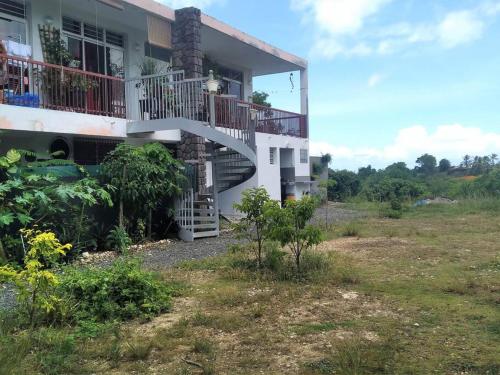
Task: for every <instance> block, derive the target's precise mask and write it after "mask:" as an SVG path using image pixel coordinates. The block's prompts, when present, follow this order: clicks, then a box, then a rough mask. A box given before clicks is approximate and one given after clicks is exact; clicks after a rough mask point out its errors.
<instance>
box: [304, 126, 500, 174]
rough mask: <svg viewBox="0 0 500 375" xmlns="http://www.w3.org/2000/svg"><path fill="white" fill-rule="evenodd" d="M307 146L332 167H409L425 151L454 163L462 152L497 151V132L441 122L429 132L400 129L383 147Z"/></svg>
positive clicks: (499, 147)
mask: <svg viewBox="0 0 500 375" xmlns="http://www.w3.org/2000/svg"><path fill="white" fill-rule="evenodd" d="M310 149H311V155H321V154H325V153H330V154H331V155H332V157H333V166H334V168H348V169H353V170H356V169H357V168H358V167H361V166H366V165H368V164H371V165H372V166H375V167H377V168H383V167H385V166H387V165H389V164H391V163H394V162H397V161H404V162H406V163H407V164H408V165H410V166H413V165H414V163H415V160H416V159H417V158H418V157H419V156H420V155H422V154H425V153H430V154H433V155H435V156H436V157H437V158H438V159H439V158H448V159H450V160H452V161H453V162H455V163H458V162H459V161H460V160H461V158H462V156H463V155H465V154H470V155H488V154H491V153H497V154H498V153H500V132H497V133H493V132H485V131H483V130H481V129H480V128H476V127H467V126H464V125H460V124H453V125H442V126H438V127H437V128H436V130H435V131H429V130H428V129H427V128H426V127H425V126H422V125H417V126H412V127H408V128H404V129H401V130H400V131H399V132H398V134H397V135H396V137H395V138H394V139H393V140H392V142H391V143H390V144H388V145H387V146H385V147H380V148H370V147H365V148H353V147H347V146H342V145H334V144H330V143H327V142H314V141H311V144H310Z"/></svg>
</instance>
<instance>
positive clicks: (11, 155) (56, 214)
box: [0, 150, 112, 261]
mask: <svg viewBox="0 0 500 375" xmlns="http://www.w3.org/2000/svg"><path fill="white" fill-rule="evenodd" d="M25 154H26V152H25V151H18V150H10V151H8V152H7V154H6V155H5V156H0V230H1V234H0V257H3V258H8V260H13V259H14V260H17V261H21V260H22V256H16V255H17V254H22V252H21V251H19V249H22V244H20V243H19V241H18V240H17V239H18V238H19V235H18V233H19V230H20V229H23V228H26V227H27V226H28V225H33V223H37V224H38V225H39V227H40V229H42V230H46V231H50V232H54V233H55V234H56V237H57V238H58V239H59V240H60V241H62V242H69V243H71V244H72V245H73V251H78V250H80V249H82V248H87V247H89V246H90V245H91V243H92V238H91V235H90V231H89V228H90V223H91V222H92V220H91V214H90V213H89V208H92V207H95V206H98V205H104V206H106V205H107V206H111V205H112V202H111V198H110V195H109V193H108V192H107V190H105V189H103V188H102V187H101V186H99V184H98V183H97V181H96V180H95V179H92V178H90V177H88V174H87V173H86V172H85V170H84V169H83V168H82V167H80V166H78V165H76V164H74V163H71V162H68V161H60V160H57V161H54V160H50V161H47V162H35V163H29V164H22V163H21V159H22V158H21V157H22V155H25ZM63 162H64V163H65V164H64V165H65V166H68V165H71V166H72V167H74V168H75V169H76V170H77V171H78V173H79V178H78V179H77V180H76V181H70V180H68V179H63V178H61V177H59V176H57V175H56V174H54V173H53V172H52V170H53V169H50V168H57V167H61V166H63V164H61V163H63ZM49 167H50V168H49ZM2 242H4V243H3V245H4V246H2Z"/></svg>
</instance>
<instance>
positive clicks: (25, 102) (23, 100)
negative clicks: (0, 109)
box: [5, 93, 40, 108]
mask: <svg viewBox="0 0 500 375" xmlns="http://www.w3.org/2000/svg"><path fill="white" fill-rule="evenodd" d="M5 101H6V102H7V104H10V105H17V106H21V107H31V108H39V107H40V97H39V96H38V95H34V94H28V93H26V94H23V95H14V94H11V93H8V94H7V95H5Z"/></svg>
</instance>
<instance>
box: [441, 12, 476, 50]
mask: <svg viewBox="0 0 500 375" xmlns="http://www.w3.org/2000/svg"><path fill="white" fill-rule="evenodd" d="M483 30H484V23H483V21H482V20H480V19H479V15H478V14H477V13H476V12H472V11H461V12H453V13H449V14H448V15H446V17H445V18H444V20H443V21H442V22H441V23H440V24H439V26H438V28H437V32H438V37H439V41H440V42H441V44H442V45H443V46H444V47H446V48H453V47H456V46H458V45H460V44H464V43H468V42H472V41H474V40H476V39H479V38H480V37H481V36H482V34H483Z"/></svg>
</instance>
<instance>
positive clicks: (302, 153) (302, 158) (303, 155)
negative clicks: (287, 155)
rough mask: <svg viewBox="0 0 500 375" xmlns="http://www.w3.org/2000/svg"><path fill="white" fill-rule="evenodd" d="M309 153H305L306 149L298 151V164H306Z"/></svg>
mask: <svg viewBox="0 0 500 375" xmlns="http://www.w3.org/2000/svg"><path fill="white" fill-rule="evenodd" d="M308 154H309V153H308V152H307V149H304V148H302V149H300V162H301V163H302V164H307V162H308V161H309V160H308V159H309V155H308Z"/></svg>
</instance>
